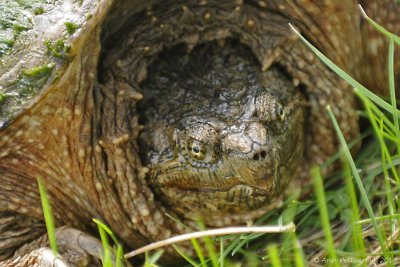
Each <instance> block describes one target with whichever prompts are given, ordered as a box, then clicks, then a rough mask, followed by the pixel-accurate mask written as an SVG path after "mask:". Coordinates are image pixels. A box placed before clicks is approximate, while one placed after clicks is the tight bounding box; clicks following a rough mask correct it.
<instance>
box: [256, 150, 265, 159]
mask: <svg viewBox="0 0 400 267" xmlns="http://www.w3.org/2000/svg"><path fill="white" fill-rule="evenodd" d="M266 156H267V151H265V150H262V151H261V152H260V153H255V154H254V155H253V160H262V159H265V157H266Z"/></svg>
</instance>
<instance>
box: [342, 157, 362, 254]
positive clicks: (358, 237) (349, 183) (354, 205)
mask: <svg viewBox="0 0 400 267" xmlns="http://www.w3.org/2000/svg"><path fill="white" fill-rule="evenodd" d="M342 162H343V171H344V177H345V182H346V191H347V194H348V196H349V199H350V207H351V229H352V231H351V232H352V233H351V234H352V237H353V238H352V241H353V247H354V248H353V250H354V251H355V252H356V253H357V255H358V257H359V258H360V259H364V258H365V257H366V255H367V252H366V249H365V244H364V239H363V233H362V227H361V225H360V224H358V223H357V222H359V221H360V209H359V207H358V202H357V194H356V190H355V188H354V184H353V180H352V176H351V170H350V166H349V163H348V162H347V161H345V160H344V159H342Z"/></svg>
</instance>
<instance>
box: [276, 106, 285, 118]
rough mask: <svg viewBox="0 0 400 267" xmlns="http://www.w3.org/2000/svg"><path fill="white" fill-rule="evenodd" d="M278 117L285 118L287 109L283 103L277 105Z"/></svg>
mask: <svg viewBox="0 0 400 267" xmlns="http://www.w3.org/2000/svg"><path fill="white" fill-rule="evenodd" d="M276 117H277V118H278V120H280V121H283V120H284V119H285V110H284V109H283V107H282V106H281V105H279V106H278V107H277V110H276Z"/></svg>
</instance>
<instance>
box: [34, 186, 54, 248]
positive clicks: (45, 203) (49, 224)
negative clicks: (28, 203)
mask: <svg viewBox="0 0 400 267" xmlns="http://www.w3.org/2000/svg"><path fill="white" fill-rule="evenodd" d="M37 182H38V186H39V194H40V201H41V202H42V208H43V215H44V221H45V223H46V229H47V235H48V237H49V243H50V248H51V250H52V251H53V252H54V254H58V247H57V241H56V228H55V224H54V218H53V212H52V209H51V205H50V202H49V198H48V195H47V192H46V188H45V187H44V185H43V183H42V179H41V178H37Z"/></svg>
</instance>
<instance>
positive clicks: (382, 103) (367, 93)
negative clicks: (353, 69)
mask: <svg viewBox="0 0 400 267" xmlns="http://www.w3.org/2000/svg"><path fill="white" fill-rule="evenodd" d="M289 25H290V26H291V27H292V30H293V31H294V32H295V33H296V34H297V35H298V36H299V38H300V39H301V40H302V41H303V42H304V43H305V44H306V45H307V46H308V47H309V48H310V49H311V50H312V51H313V52H314V53H315V54H316V55H317V57H318V58H319V59H321V60H322V61H323V62H324V63H325V64H326V65H327V66H328V67H329V68H330V69H331V70H333V71H334V72H335V73H336V74H337V75H339V76H340V77H342V78H343V79H344V80H345V81H347V82H348V83H349V84H350V85H352V86H353V87H354V88H357V89H359V90H360V91H361V93H362V94H364V95H365V96H366V97H368V98H369V99H371V100H372V101H373V102H375V103H376V104H377V105H378V106H380V107H381V108H383V109H385V110H386V111H388V112H390V113H395V112H397V113H398V114H400V111H399V110H398V109H393V107H392V105H390V104H388V103H387V102H386V101H384V100H383V99H381V98H380V97H378V96H377V95H376V94H374V93H372V92H371V91H369V90H368V89H367V88H365V87H364V86H363V85H362V84H360V83H359V82H357V81H356V80H355V79H353V78H352V77H351V76H350V75H348V74H347V73H346V72H344V71H343V70H341V69H340V68H339V67H338V66H337V65H336V64H335V63H333V62H332V61H331V60H330V59H329V58H327V57H326V56H325V55H324V54H322V53H321V52H320V51H319V50H318V49H317V48H316V47H314V46H313V45H312V44H311V43H310V42H308V41H307V39H306V38H304V37H303V36H302V35H301V34H300V33H299V32H298V31H297V30H296V29H295V28H294V27H293V26H292V25H291V24H289Z"/></svg>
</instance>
